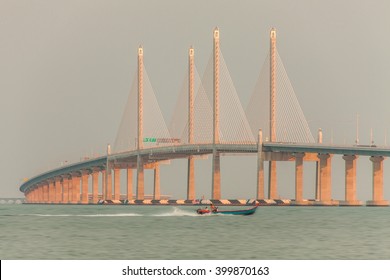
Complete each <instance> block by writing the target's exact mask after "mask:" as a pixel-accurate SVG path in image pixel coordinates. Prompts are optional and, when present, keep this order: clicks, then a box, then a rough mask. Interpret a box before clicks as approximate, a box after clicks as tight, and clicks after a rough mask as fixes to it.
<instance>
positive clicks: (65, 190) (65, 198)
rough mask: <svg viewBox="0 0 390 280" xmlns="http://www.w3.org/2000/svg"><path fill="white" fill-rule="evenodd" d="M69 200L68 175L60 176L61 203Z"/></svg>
mask: <svg viewBox="0 0 390 280" xmlns="http://www.w3.org/2000/svg"><path fill="white" fill-rule="evenodd" d="M68 202H69V177H68V176H63V177H62V203H64V204H66V203H68Z"/></svg>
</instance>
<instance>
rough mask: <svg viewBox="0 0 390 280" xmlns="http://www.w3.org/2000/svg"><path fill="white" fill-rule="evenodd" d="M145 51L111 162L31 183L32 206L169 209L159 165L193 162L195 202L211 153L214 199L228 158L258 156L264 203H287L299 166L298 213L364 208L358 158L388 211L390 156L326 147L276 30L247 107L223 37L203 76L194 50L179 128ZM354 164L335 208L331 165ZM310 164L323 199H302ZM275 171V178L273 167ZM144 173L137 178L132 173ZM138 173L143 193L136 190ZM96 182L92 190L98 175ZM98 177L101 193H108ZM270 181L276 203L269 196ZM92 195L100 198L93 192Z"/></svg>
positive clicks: (190, 196) (375, 201)
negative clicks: (389, 160) (147, 175)
mask: <svg viewBox="0 0 390 280" xmlns="http://www.w3.org/2000/svg"><path fill="white" fill-rule="evenodd" d="M143 58H144V51H143V48H142V47H141V46H140V47H139V49H138V71H137V75H136V77H135V78H134V81H133V85H132V88H131V90H130V93H129V97H128V101H127V105H126V109H125V112H124V113H123V117H122V120H121V124H120V127H119V130H118V133H117V137H116V140H115V143H114V145H113V147H112V148H111V147H110V146H108V147H107V155H106V156H102V157H99V158H95V159H91V160H87V161H83V162H79V163H75V164H72V165H67V166H63V167H61V168H58V169H54V170H51V171H49V172H46V173H42V174H39V175H37V176H35V177H34V178H31V179H29V180H28V181H26V182H24V183H23V184H22V185H21V187H20V190H21V191H22V192H24V193H25V196H26V199H27V201H28V202H29V203H66V204H67V203H70V204H77V203H81V204H88V203H98V201H116V202H119V201H121V202H123V201H125V202H126V203H129V204H137V203H150V202H151V201H154V203H167V201H166V200H165V199H161V198H162V197H161V190H160V164H162V163H164V162H166V161H169V160H174V159H179V158H181V159H183V158H185V159H188V168H187V170H188V172H187V197H186V200H182V201H183V203H192V202H193V201H194V200H195V199H196V184H195V179H194V178H195V165H194V164H195V160H197V157H199V156H202V155H212V182H211V197H210V198H211V199H212V200H215V201H219V202H221V201H225V200H223V199H222V197H221V170H220V160H221V156H223V155H224V154H237V153H238V154H256V155H257V158H258V160H257V185H256V186H254V188H256V193H257V197H256V199H258V200H260V201H263V202H265V203H268V202H269V201H272V200H277V199H278V197H279V196H278V189H277V165H276V162H277V161H293V162H295V193H296V194H295V198H294V200H293V201H291V202H289V203H291V204H294V205H313V204H314V205H339V204H341V205H362V204H363V203H362V202H361V201H359V200H357V198H356V160H357V157H358V156H359V155H362V156H370V160H371V161H372V163H373V186H372V187H373V198H372V200H371V201H368V202H367V205H376V206H377V205H378V206H379V205H380V206H382V205H386V206H387V205H389V203H388V201H385V200H384V199H383V160H384V157H386V156H388V155H390V149H383V148H378V147H372V146H369V147H362V146H326V145H323V144H322V132H321V131H319V132H318V141H317V142H316V141H315V140H314V137H313V135H312V134H311V131H310V129H309V126H308V123H307V121H306V118H305V116H304V114H303V111H302V109H301V107H300V105H299V102H298V98H297V96H296V94H295V92H294V90H293V87H292V85H291V83H290V80H289V78H288V75H287V73H286V70H285V68H284V66H283V63H282V60H281V58H280V56H279V54H278V51H277V48H276V31H275V29H272V30H271V32H270V52H269V56H268V57H267V59H266V61H265V63H264V65H263V67H262V70H261V71H260V75H259V78H258V82H257V84H256V87H255V90H254V92H253V94H252V96H251V99H250V102H249V105H248V106H247V107H246V108H244V107H243V106H242V105H241V102H240V100H239V97H238V94H237V91H236V89H235V87H234V84H233V81H232V79H231V77H230V74H229V70H228V68H227V65H226V63H225V60H224V58H223V55H222V51H221V48H220V31H219V29H218V28H216V29H215V30H214V32H213V52H212V54H211V56H210V59H209V63H208V66H207V67H206V70H205V73H204V75H203V77H200V75H199V73H198V71H197V69H196V67H195V50H194V49H193V48H192V47H190V49H189V53H188V69H187V77H186V78H185V81H184V82H183V87H182V91H181V93H180V94H179V98H178V101H177V104H176V107H175V111H174V113H173V117H172V119H171V120H170V122H168V123H167V122H165V120H164V118H163V115H162V112H161V110H160V107H159V104H158V102H157V99H156V95H155V92H154V89H153V87H152V84H151V82H150V80H149V77H148V75H147V72H146V69H145V65H144V60H143ZM335 154H339V155H343V159H344V160H345V176H346V177H345V178H346V179H345V201H341V202H339V201H335V200H333V199H332V192H331V159H332V156H333V155H335ZM303 161H313V162H315V164H316V167H317V168H316V170H317V171H316V177H317V180H316V185H315V188H316V192H315V193H316V194H315V198H314V199H312V200H307V199H304V198H303ZM266 163H267V164H268V168H267V169H268V175H267V176H265V174H264V170H265V168H264V164H266ZM145 169H153V170H154V191H153V197H151V198H150V199H146V197H145V188H144V170H145ZM121 170H126V172H127V182H126V185H127V192H126V195H125V197H123V196H122V195H121V193H120V177H121V176H120V174H121ZM133 173H135V174H133ZM133 175H135V176H136V186H134V187H133V183H132V182H133V179H132V178H133ZM90 176H92V186H89V177H90ZM99 177H100V178H101V184H100V185H101V188H100V189H99ZM265 177H268V184H267V187H268V197H267V198H265V190H264V188H265ZM90 190H91V191H90Z"/></svg>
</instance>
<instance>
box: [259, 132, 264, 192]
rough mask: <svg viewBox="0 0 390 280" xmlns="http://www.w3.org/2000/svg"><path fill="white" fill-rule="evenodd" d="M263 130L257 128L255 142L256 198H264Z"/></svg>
mask: <svg viewBox="0 0 390 280" xmlns="http://www.w3.org/2000/svg"><path fill="white" fill-rule="evenodd" d="M264 198H265V197H264V153H263V132H262V130H261V129H259V135H258V144H257V199H264Z"/></svg>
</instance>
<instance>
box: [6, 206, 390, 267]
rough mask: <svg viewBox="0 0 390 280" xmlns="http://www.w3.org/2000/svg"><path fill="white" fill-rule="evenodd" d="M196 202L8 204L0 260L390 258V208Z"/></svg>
mask: <svg viewBox="0 0 390 280" xmlns="http://www.w3.org/2000/svg"><path fill="white" fill-rule="evenodd" d="M196 208H197V207H172V206H109V205H96V206H95V205H94V206H91V205H86V206H81V205H80V206H74V205H73V206H71V205H69V206H68V205H63V206H61V205H0V259H390V221H389V219H390V208H387V207H384V208H369V207H345V208H344V207H260V208H258V211H257V212H256V214H255V215H253V216H248V217H245V216H218V215H213V216H197V215H195V209H196ZM222 208H223V207H221V209H222ZM239 208H242V207H239ZM234 209H238V208H234Z"/></svg>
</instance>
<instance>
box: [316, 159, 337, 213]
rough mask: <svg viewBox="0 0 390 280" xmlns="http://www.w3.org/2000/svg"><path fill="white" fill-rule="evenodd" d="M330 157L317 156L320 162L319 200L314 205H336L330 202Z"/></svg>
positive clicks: (334, 202)
mask: <svg viewBox="0 0 390 280" xmlns="http://www.w3.org/2000/svg"><path fill="white" fill-rule="evenodd" d="M332 156H333V155H331V154H318V159H319V160H320V162H319V166H320V178H319V181H320V200H319V201H316V202H315V205H319V206H331V205H338V201H334V200H332V161H331V159H332Z"/></svg>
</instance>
